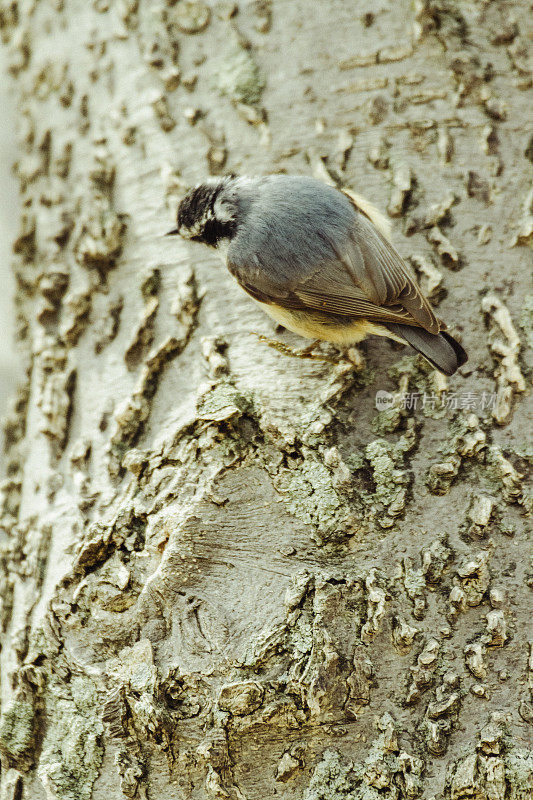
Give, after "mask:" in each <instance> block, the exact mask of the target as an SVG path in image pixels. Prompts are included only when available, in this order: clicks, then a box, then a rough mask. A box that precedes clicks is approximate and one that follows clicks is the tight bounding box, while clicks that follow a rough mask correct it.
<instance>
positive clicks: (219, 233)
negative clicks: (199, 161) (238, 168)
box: [167, 175, 236, 247]
mask: <svg viewBox="0 0 533 800" xmlns="http://www.w3.org/2000/svg"><path fill="white" fill-rule="evenodd" d="M234 178H235V176H234V175H230V176H226V177H224V178H218V179H216V180H213V181H212V182H206V183H201V184H199V185H198V186H195V187H194V189H191V190H190V191H189V192H187V194H186V195H185V197H184V198H183V200H182V201H181V203H180V204H179V207H178V214H177V227H176V228H174V229H173V230H171V231H169V232H168V234H167V236H171V235H176V234H177V235H179V236H182V237H183V238H184V239H192V240H193V241H195V242H203V244H208V245H211V246H212V247H216V245H217V244H218V242H219V241H220V240H221V239H227V238H231V237H232V236H233V234H234V233H235V228H236V223H235V219H234V214H233V213H232V212H233V209H231V208H228V204H227V203H224V205H223V206H222V205H221V204H217V203H216V201H217V200H218V199H219V198H220V194H221V192H222V191H223V189H225V188H226V187H227V186H228V185H229V183H231V182H232V181H233V179H234Z"/></svg>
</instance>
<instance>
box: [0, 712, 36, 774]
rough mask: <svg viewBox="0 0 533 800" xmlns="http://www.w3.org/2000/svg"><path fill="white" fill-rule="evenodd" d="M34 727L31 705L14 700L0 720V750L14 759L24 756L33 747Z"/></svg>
mask: <svg viewBox="0 0 533 800" xmlns="http://www.w3.org/2000/svg"><path fill="white" fill-rule="evenodd" d="M34 726H35V709H34V707H33V703H31V702H30V701H29V700H25V699H22V698H20V699H16V700H14V701H13V702H12V703H11V705H9V706H8V707H7V708H6V710H5V711H4V713H3V714H2V717H1V719H0V750H2V751H3V752H5V753H6V754H7V755H8V756H11V757H12V758H14V759H18V758H22V757H23V756H25V755H26V754H27V753H28V751H29V750H30V749H31V747H32V745H33V734H34Z"/></svg>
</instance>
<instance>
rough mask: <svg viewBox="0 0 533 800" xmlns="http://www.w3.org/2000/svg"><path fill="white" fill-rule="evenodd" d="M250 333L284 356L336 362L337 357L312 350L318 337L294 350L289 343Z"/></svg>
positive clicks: (317, 342) (317, 341)
mask: <svg viewBox="0 0 533 800" xmlns="http://www.w3.org/2000/svg"><path fill="white" fill-rule="evenodd" d="M251 333H252V335H253V336H257V338H258V339H259V341H260V342H263V344H267V345H268V346H269V347H272V349H273V350H277V351H278V353H283V355H285V356H290V357H291V358H310V359H312V360H313V361H327V362H328V363H329V364H337V362H338V359H335V358H330V356H326V355H324V354H323V353H316V352H314V350H315V348H316V347H317V345H319V344H320V340H319V339H317V340H316V341H314V342H311V344H310V345H308V346H307V347H304V348H302V349H301V350H296V349H295V348H294V347H289V345H287V344H284V343H283V342H280V341H278V340H277V339H269V338H268V336H264V335H263V334H262V333H256V332H255V331H252V332H251Z"/></svg>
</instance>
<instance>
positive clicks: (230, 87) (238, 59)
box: [217, 42, 265, 105]
mask: <svg viewBox="0 0 533 800" xmlns="http://www.w3.org/2000/svg"><path fill="white" fill-rule="evenodd" d="M217 83H218V89H219V91H220V93H221V94H224V95H227V96H228V97H231V99H232V100H235V101H236V102H238V103H246V104H247V105H253V104H254V103H258V102H259V100H260V99H261V93H262V91H263V89H264V88H265V80H264V78H263V76H262V75H261V72H260V70H259V67H258V66H257V64H256V63H255V61H254V59H253V58H252V56H251V54H250V52H249V51H248V50H244V49H243V48H242V47H241V46H240V45H239V44H238V43H237V42H233V45H232V46H231V47H230V49H229V50H228V51H227V53H226V54H225V56H224V58H223V60H222V62H221V64H220V65H219V72H218V81H217Z"/></svg>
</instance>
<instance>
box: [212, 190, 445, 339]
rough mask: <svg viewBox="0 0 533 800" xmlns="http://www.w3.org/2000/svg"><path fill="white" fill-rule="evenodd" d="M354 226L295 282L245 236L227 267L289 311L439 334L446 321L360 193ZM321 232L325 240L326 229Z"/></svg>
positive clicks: (248, 287)
mask: <svg viewBox="0 0 533 800" xmlns="http://www.w3.org/2000/svg"><path fill="white" fill-rule="evenodd" d="M347 196H348V197H349V200H350V202H351V203H352V206H353V209H354V218H353V224H352V227H351V230H348V231H346V236H343V238H342V243H341V244H339V237H337V241H331V240H328V244H329V250H330V252H331V257H328V258H327V259H326V260H325V261H324V260H323V261H322V262H321V263H320V265H319V266H318V268H316V269H315V270H313V271H308V272H307V274H304V276H303V277H302V276H301V275H298V276H297V278H296V279H294V280H292V281H287V280H283V281H282V280H280V279H279V278H277V274H278V273H276V270H275V269H272V270H269V269H266V268H265V267H266V264H265V265H263V264H264V258H265V257H264V254H263V253H260V254H258V253H251V252H248V250H249V249H250V248H247V247H246V243H245V242H243V241H242V240H240V241H239V242H238V244H236V243H234V242H232V244H231V245H230V247H229V250H228V256H227V265H228V269H229V271H230V272H231V274H232V275H233V276H234V277H235V278H236V279H237V281H238V282H239V284H240V285H241V286H242V288H243V289H244V290H245V291H246V292H248V294H250V295H251V296H252V297H254V298H255V299H256V300H259V301H260V302H262V303H275V304H277V305H280V306H283V307H285V308H288V309H302V310H305V309H308V310H313V311H323V312H329V313H330V314H335V315H338V316H342V317H352V318H363V319H366V320H368V321H369V322H373V321H375V322H398V323H402V324H408V325H414V326H416V327H420V328H424V329H425V330H427V331H428V332H429V333H435V334H436V333H439V331H440V330H443V329H444V328H445V325H444V324H443V323H442V322H441V321H440V320H439V319H437V317H436V316H435V314H434V313H433V310H432V309H431V306H430V305H429V303H428V301H427V300H426V298H425V297H424V295H423V294H422V292H421V290H420V289H419V287H418V286H417V284H416V282H415V280H414V279H413V278H412V277H411V275H410V274H409V272H408V270H407V267H406V265H405V263H404V261H403V259H402V258H401V256H400V255H399V253H397V251H396V250H395V249H394V247H393V246H392V245H391V244H390V242H389V241H388V240H387V239H386V237H385V236H384V235H383V233H382V232H381V231H380V230H379V229H378V228H377V227H376V226H375V225H374V223H373V222H372V221H371V219H370V217H369V216H368V215H367V213H366V211H365V209H359V208H358V206H357V205H356V202H355V197H352V196H350V195H347ZM316 234H317V235H318V236H321V237H322V239H324V238H325V232H321V231H317V232H316Z"/></svg>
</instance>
